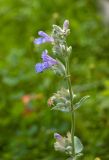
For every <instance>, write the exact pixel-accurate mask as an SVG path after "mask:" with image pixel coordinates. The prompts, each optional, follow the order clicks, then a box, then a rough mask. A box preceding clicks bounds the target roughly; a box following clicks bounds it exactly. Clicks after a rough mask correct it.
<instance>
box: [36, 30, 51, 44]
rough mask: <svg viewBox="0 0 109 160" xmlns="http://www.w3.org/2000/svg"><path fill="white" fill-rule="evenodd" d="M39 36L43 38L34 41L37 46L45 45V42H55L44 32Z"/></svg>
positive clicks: (40, 32) (39, 33)
mask: <svg viewBox="0 0 109 160" xmlns="http://www.w3.org/2000/svg"><path fill="white" fill-rule="evenodd" d="M38 35H39V36H41V37H39V38H36V39H35V40H34V43H35V44H42V43H45V42H54V39H53V37H51V36H49V35H48V34H46V33H45V32H43V31H39V32H38Z"/></svg>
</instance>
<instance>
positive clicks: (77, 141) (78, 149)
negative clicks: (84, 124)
mask: <svg viewBox="0 0 109 160" xmlns="http://www.w3.org/2000/svg"><path fill="white" fill-rule="evenodd" d="M74 145H75V153H76V154H78V153H80V152H81V151H82V150H83V145H82V143H81V141H80V139H79V138H78V137H76V136H75V137H74Z"/></svg>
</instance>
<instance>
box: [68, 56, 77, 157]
mask: <svg viewBox="0 0 109 160" xmlns="http://www.w3.org/2000/svg"><path fill="white" fill-rule="evenodd" d="M66 79H67V83H68V89H69V93H70V101H71V139H72V155H73V157H75V146H74V132H75V131H74V129H75V114H74V108H73V92H72V87H71V79H70V72H69V60H68V58H66Z"/></svg>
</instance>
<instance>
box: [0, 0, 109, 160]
mask: <svg viewBox="0 0 109 160" xmlns="http://www.w3.org/2000/svg"><path fill="white" fill-rule="evenodd" d="M65 19H69V21H70V28H71V35H70V37H69V38H68V42H69V45H72V47H73V53H72V56H71V59H70V62H71V68H70V69H71V73H72V86H73V89H74V92H75V93H76V94H77V95H78V97H81V96H84V95H90V99H89V100H88V101H87V102H86V103H85V104H84V105H83V106H82V107H81V108H80V109H79V110H78V111H77V112H76V135H77V136H78V137H80V139H81V140H82V142H83V144H84V146H85V147H84V156H83V157H82V159H83V160H94V159H95V158H96V160H108V159H109V138H108V136H109V118H108V116H109V60H108V59H109V29H108V27H105V26H104V24H103V23H102V20H101V17H100V13H99V11H98V5H97V2H96V1H94V0H84V1H81V0H78V1H75V0H69V1H66V0H52V1H51V0H31V1H27V0H16V1H14V0H0V33H1V34H0V59H1V61H0V67H1V71H0V83H1V85H0V89H1V92H0V99H1V100H0V160H55V159H56V160H63V159H65V158H67V156H64V155H63V154H61V153H58V152H55V151H54V148H53V143H54V139H53V133H54V132H59V133H60V134H62V135H64V134H66V132H67V131H68V130H69V129H70V117H69V114H65V113H61V112H57V111H51V110H50V108H49V107H48V106H47V99H48V98H49V97H50V96H51V95H52V94H53V93H54V92H56V91H57V90H58V89H60V86H61V84H62V83H63V84H65V82H64V80H62V79H61V78H60V77H57V76H55V75H54V74H53V73H52V72H51V71H45V72H44V73H42V74H36V73H35V69H34V66H35V63H36V62H38V61H39V60H40V54H41V52H42V50H43V48H45V46H46V47H47V48H48V49H49V50H50V46H49V45H42V47H37V46H34V45H33V39H34V37H37V32H38V30H44V31H46V32H48V33H49V32H50V30H51V26H52V24H58V25H62V23H63V21H64V20H65ZM52 84H54V85H52ZM97 157H98V158H97Z"/></svg>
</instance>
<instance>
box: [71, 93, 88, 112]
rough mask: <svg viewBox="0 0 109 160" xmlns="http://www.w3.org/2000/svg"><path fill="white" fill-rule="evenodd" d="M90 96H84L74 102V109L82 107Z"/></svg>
mask: <svg viewBox="0 0 109 160" xmlns="http://www.w3.org/2000/svg"><path fill="white" fill-rule="evenodd" d="M89 97H90V96H84V97H83V98H81V99H80V101H79V102H77V103H75V104H74V106H73V107H74V110H76V109H78V108H79V107H81V105H82V104H83V103H84V102H85V101H86V100H87V99H88V98H89Z"/></svg>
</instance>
